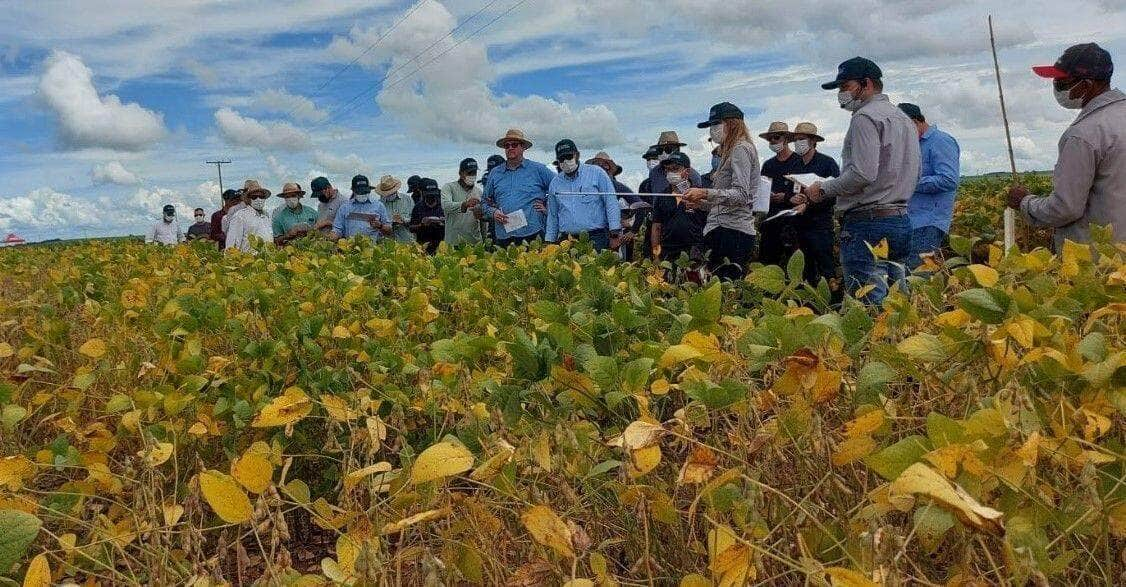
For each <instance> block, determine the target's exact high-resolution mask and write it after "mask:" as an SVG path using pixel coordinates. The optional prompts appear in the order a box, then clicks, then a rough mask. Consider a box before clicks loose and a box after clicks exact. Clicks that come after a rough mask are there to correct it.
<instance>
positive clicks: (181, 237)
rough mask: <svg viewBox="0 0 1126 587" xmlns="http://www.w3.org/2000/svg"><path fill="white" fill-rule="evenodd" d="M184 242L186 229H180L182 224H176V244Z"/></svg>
mask: <svg viewBox="0 0 1126 587" xmlns="http://www.w3.org/2000/svg"><path fill="white" fill-rule="evenodd" d="M182 242H184V229H183V228H180V223H179V222H177V223H176V244H180V243H182Z"/></svg>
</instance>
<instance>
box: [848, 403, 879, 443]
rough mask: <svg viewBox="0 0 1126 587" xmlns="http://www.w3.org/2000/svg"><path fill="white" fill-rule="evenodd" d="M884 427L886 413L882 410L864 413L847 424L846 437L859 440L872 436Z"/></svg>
mask: <svg viewBox="0 0 1126 587" xmlns="http://www.w3.org/2000/svg"><path fill="white" fill-rule="evenodd" d="M883 425H884V411H883V410H880V409H875V410H871V411H868V412H864V413H863V414H861V415H859V416H857V417H855V418H853V419H852V420H851V421H849V422H847V423H845V436H848V437H851V438H857V437H860V436H871V435H872V434H873V433H875V432H876V431H877V430H879V429H880V427H881V426H883Z"/></svg>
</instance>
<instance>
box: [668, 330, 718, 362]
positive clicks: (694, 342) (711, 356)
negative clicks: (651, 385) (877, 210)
mask: <svg viewBox="0 0 1126 587" xmlns="http://www.w3.org/2000/svg"><path fill="white" fill-rule="evenodd" d="M681 344H686V345H688V346H690V347H692V348H694V349H696V350H697V351H699V352H700V358H701V359H703V360H705V361H707V362H709V363H718V362H720V361H722V360H723V359H725V358H727V355H726V354H724V352H723V349H721V348H720V346H719V339H718V338H716V335H714V334H703V333H700V332H697V331H695V330H693V331H692V332H689V333H688V334H685V335H684V338H683V339H682V340H681ZM662 359H663V357H662Z"/></svg>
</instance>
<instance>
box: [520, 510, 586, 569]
mask: <svg viewBox="0 0 1126 587" xmlns="http://www.w3.org/2000/svg"><path fill="white" fill-rule="evenodd" d="M520 520H521V521H522V522H523V523H524V527H525V528H527V529H528V532H529V533H530V534H531V535H532V538H533V539H534V540H535V541H536V542H539V543H540V544H542V545H544V546H549V547H551V548H552V549H554V550H555V552H558V553H559V554H561V555H563V556H565V557H567V558H574V557H575V551H574V549H573V548H572V546H571V528H570V527H568V526H567V524H566V523H565V522H564V521H563V519H562V518H560V517H559V516H558V515H556V513H555V512H554V511H552V509H551V508H549V507H547V506H545V505H537V506H532V507H531V508H529V509H528V510H527V511H525V512H524V513H523V514H522V515H521V516H520Z"/></svg>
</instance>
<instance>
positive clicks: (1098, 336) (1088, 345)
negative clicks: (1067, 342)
mask: <svg viewBox="0 0 1126 587" xmlns="http://www.w3.org/2000/svg"><path fill="white" fill-rule="evenodd" d="M1106 349H1107V343H1106V335H1105V334H1103V333H1101V332H1092V333H1091V334H1088V335H1087V336H1084V337H1083V340H1081V341H1079V345H1078V346H1076V348H1075V350H1077V351H1079V354H1080V355H1083V358H1084V359H1087V360H1088V361H1091V362H1092V363H1098V362H1100V361H1105V360H1106Z"/></svg>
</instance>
